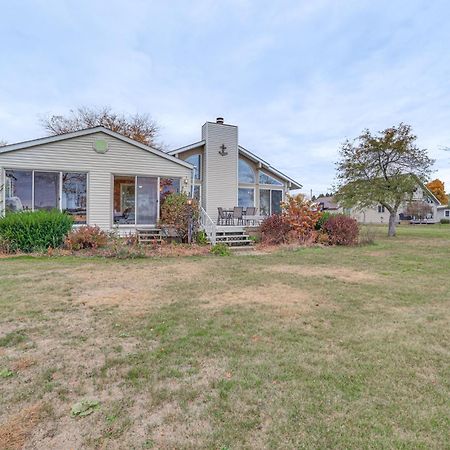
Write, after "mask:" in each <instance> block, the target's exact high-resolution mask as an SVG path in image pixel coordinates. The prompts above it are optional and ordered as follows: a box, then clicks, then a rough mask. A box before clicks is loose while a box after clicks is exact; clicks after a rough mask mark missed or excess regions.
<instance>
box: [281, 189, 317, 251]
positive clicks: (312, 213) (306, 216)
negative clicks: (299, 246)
mask: <svg viewBox="0 0 450 450" xmlns="http://www.w3.org/2000/svg"><path fill="white" fill-rule="evenodd" d="M281 207H282V209H283V215H284V216H285V219H286V221H287V222H288V224H289V225H290V227H291V232H290V234H291V236H292V237H293V238H294V239H295V240H298V241H299V242H300V243H307V242H308V243H309V242H311V240H312V239H313V238H314V236H315V234H316V233H315V227H316V224H317V222H318V220H319V218H320V216H321V214H322V213H321V211H319V210H318V209H317V208H318V206H317V204H315V203H314V202H312V201H310V200H307V199H306V198H305V197H304V196H303V195H301V194H299V195H296V196H290V195H287V197H286V201H285V202H283V203H282V205H281Z"/></svg>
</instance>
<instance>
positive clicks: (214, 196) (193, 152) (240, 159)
mask: <svg viewBox="0 0 450 450" xmlns="http://www.w3.org/2000/svg"><path fill="white" fill-rule="evenodd" d="M201 137H202V139H201V140H200V141H198V142H195V143H193V144H190V145H186V146H184V147H181V148H178V149H176V150H172V151H170V152H169V154H170V155H174V156H176V157H177V158H179V159H181V160H184V161H187V162H189V163H191V164H192V165H194V167H195V171H194V180H193V186H194V193H195V197H197V198H198V199H199V201H200V204H201V205H202V207H203V208H204V210H205V211H206V212H207V214H208V215H209V216H210V217H211V218H212V219H213V221H216V219H217V216H218V208H225V209H232V208H233V207H235V206H241V207H243V208H248V207H255V208H256V210H257V212H258V214H261V215H269V214H272V213H277V212H280V203H281V202H282V201H283V200H284V198H285V196H286V193H287V192H288V191H290V190H295V189H300V188H301V187H302V186H301V184H300V183H298V182H297V181H294V180H293V179H292V178H290V177H289V176H287V175H285V174H284V173H282V172H280V171H279V170H277V169H275V168H274V167H273V166H271V165H270V164H269V163H268V162H266V161H264V160H263V159H261V158H260V157H259V156H257V155H255V154H254V153H252V152H250V151H249V150H247V149H245V148H244V147H243V146H241V145H240V144H239V139H238V127H237V126H235V125H228V124H225V123H224V121H223V119H222V118H220V117H219V118H218V119H217V120H216V122H206V123H205V124H204V125H203V127H202V134H201Z"/></svg>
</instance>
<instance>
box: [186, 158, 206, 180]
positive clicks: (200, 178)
mask: <svg viewBox="0 0 450 450" xmlns="http://www.w3.org/2000/svg"><path fill="white" fill-rule="evenodd" d="M193 156H198V163H199V164H198V178H196V177H195V165H194V164H192V163H190V162H189V161H188V159H189V158H191V157H193ZM183 161H186V162H187V163H189V164H192V165H193V166H194V177H193V178H194V183H195V182H202V180H203V174H202V172H203V154H202V153H192V154H191V155H189V156H188V157H187V158H186V159H184V160H183Z"/></svg>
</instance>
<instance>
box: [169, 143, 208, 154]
mask: <svg viewBox="0 0 450 450" xmlns="http://www.w3.org/2000/svg"><path fill="white" fill-rule="evenodd" d="M205 144H206V141H199V142H194V143H193V144H189V145H185V146H184V147H180V148H176V149H175V150H169V151H168V152H167V154H169V155H178V154H179V153H183V152H187V151H189V150H194V149H196V148H199V147H203V146H204V145H205Z"/></svg>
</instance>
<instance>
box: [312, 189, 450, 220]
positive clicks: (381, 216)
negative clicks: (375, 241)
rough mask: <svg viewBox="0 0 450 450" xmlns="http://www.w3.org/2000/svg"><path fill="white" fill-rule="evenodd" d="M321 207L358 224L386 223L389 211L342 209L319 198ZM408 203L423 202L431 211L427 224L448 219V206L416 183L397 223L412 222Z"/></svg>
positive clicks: (383, 209)
mask: <svg viewBox="0 0 450 450" xmlns="http://www.w3.org/2000/svg"><path fill="white" fill-rule="evenodd" d="M316 202H318V203H319V204H321V205H322V207H323V210H325V211H329V212H331V213H345V214H349V215H350V216H352V217H354V218H355V219H356V220H357V221H358V222H360V223H373V224H375V223H388V222H389V211H387V210H386V209H385V208H384V207H383V206H382V205H375V206H373V207H371V208H351V209H344V208H342V207H341V206H340V205H338V204H337V203H336V202H335V201H334V199H333V197H320V198H318V199H317V200H316ZM410 202H425V203H427V204H428V205H429V206H430V208H431V211H430V213H429V214H428V215H427V218H426V220H427V222H428V223H436V222H439V221H440V220H441V219H444V218H446V219H448V218H450V207H449V206H448V205H442V204H441V203H440V202H439V200H438V199H437V198H436V197H435V196H434V194H433V193H432V192H431V191H430V190H429V189H428V188H427V187H426V186H425V185H424V184H422V183H420V182H418V184H417V188H416V190H415V192H414V194H413V197H412V199H411V200H408V201H405V202H404V203H403V204H402V205H401V206H400V208H399V210H398V221H399V222H400V221H402V220H407V221H409V220H412V219H414V217H411V216H409V215H408V211H407V208H408V204H409V203H410Z"/></svg>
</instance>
